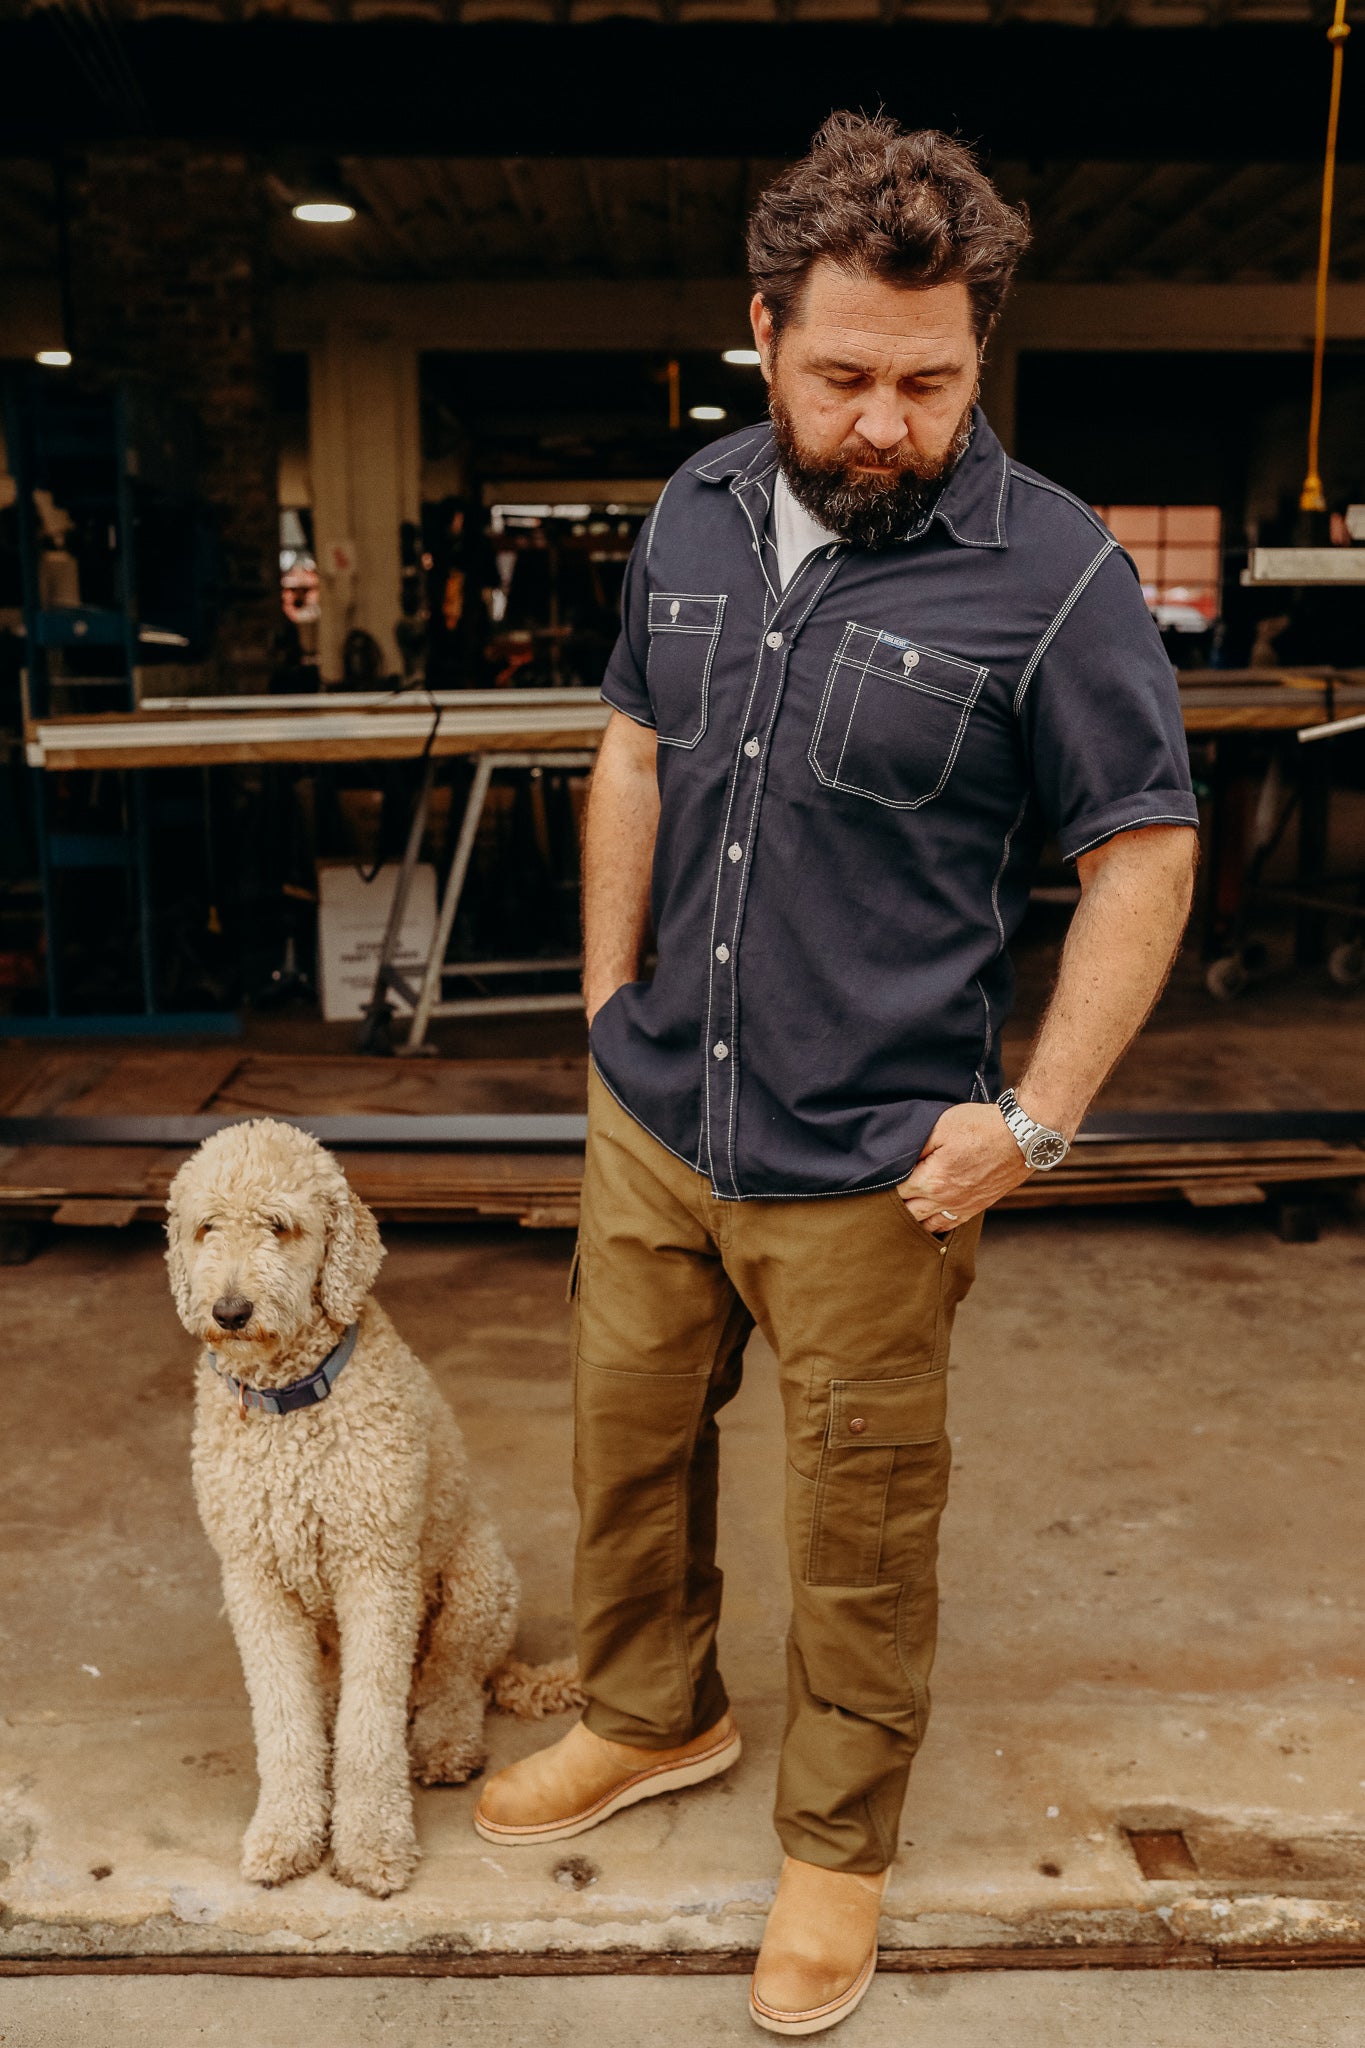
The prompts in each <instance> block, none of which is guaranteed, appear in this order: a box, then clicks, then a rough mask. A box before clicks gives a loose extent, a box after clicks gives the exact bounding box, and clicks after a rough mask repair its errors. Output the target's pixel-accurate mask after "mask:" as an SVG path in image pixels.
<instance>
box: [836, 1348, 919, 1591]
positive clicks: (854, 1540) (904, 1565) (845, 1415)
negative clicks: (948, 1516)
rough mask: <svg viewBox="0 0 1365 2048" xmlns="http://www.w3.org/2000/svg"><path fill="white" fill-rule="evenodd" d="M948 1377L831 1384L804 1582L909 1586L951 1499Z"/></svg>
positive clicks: (839, 1584) (846, 1380)
mask: <svg viewBox="0 0 1365 2048" xmlns="http://www.w3.org/2000/svg"><path fill="white" fill-rule="evenodd" d="M947 1399H948V1395H947V1374H946V1372H945V1371H943V1370H939V1371H936V1372H922V1373H914V1374H912V1375H911V1376H909V1377H907V1378H904V1379H876V1380H850V1379H838V1380H832V1381H831V1382H830V1391H829V1415H828V1419H827V1422H826V1427H825V1437H824V1442H823V1444H822V1446H821V1450H820V1465H819V1470H818V1472H817V1474H816V1482H815V1500H814V1504H813V1507H812V1513H811V1529H810V1546H809V1551H808V1555H807V1560H806V1583H807V1584H808V1585H812V1586H876V1585H880V1584H883V1583H885V1582H891V1581H896V1580H900V1579H903V1578H904V1577H905V1576H906V1575H907V1573H909V1572H911V1571H913V1569H914V1568H915V1562H916V1560H917V1559H918V1558H919V1557H921V1556H923V1555H924V1554H925V1547H926V1542H928V1543H932V1540H933V1537H934V1535H935V1533H936V1531H937V1526H938V1517H939V1514H940V1512H941V1511H942V1507H943V1498H944V1494H945V1492H946V1490H947V1476H948V1474H947V1468H948V1445H947V1439H946V1436H945V1434H944V1428H945V1423H946V1419H947Z"/></svg>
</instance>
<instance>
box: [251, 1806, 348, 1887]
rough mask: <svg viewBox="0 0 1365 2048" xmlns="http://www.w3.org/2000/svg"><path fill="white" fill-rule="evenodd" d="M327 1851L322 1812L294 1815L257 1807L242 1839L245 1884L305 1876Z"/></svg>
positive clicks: (269, 1883)
mask: <svg viewBox="0 0 1365 2048" xmlns="http://www.w3.org/2000/svg"><path fill="white" fill-rule="evenodd" d="M326 1853H327V1817H326V1815H325V1814H315V1815H305V1816H301V1815H297V1814H288V1813H281V1812H279V1811H278V1810H275V1809H270V1810H268V1811H263V1810H261V1809H260V1808H258V1809H257V1812H256V1816H255V1818H254V1819H253V1821H252V1823H251V1826H250V1827H249V1828H248V1829H247V1831H246V1834H245V1836H244V1837H243V1839H242V1876H243V1877H244V1878H246V1880H247V1882H248V1883H249V1884H262V1885H276V1884H287V1883H288V1882H289V1879H290V1878H291V1877H306V1876H307V1875H308V1872H309V1871H310V1870H316V1869H317V1867H318V1865H319V1864H320V1863H321V1861H322V1859H323V1857H324V1856H325V1855H326Z"/></svg>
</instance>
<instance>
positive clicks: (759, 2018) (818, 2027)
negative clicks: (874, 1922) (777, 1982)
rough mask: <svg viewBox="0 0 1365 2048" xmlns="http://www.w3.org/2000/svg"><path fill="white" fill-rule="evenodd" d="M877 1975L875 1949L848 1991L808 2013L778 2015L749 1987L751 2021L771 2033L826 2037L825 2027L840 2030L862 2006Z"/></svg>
mask: <svg viewBox="0 0 1365 2048" xmlns="http://www.w3.org/2000/svg"><path fill="white" fill-rule="evenodd" d="M876 1974H877V1951H876V1949H875V1948H874V1949H873V1951H872V1953H871V1955H870V1956H869V1957H868V1959H867V1961H866V1962H865V1963H864V1964H863V1967H862V1969H861V1970H860V1971H859V1973H858V1975H857V1976H856V1977H855V1978H854V1980H853V1982H852V1983H851V1984H850V1985H849V1987H848V1990H847V1991H845V1992H844V1993H843V1994H842V1995H841V1996H840V1997H838V1998H833V1999H831V2000H830V2002H829V2004H828V2005H818V2006H815V2007H813V2008H812V2009H811V2011H809V2012H778V2011H776V2010H775V2008H774V2007H772V2006H770V2005H764V2004H762V2002H761V2001H760V1999H759V1996H758V1993H757V1992H756V1991H755V1990H754V1989H753V1986H752V1985H750V1987H749V2018H750V2019H751V2020H752V2021H753V2023H754V2025H755V2026H756V2027H763V2028H765V2029H766V2031H767V2032H768V2033H770V2034H787V2035H797V2034H823V2033H824V2031H825V2029H826V2027H837V2026H838V2024H839V2022H840V2020H846V2019H847V2018H848V2016H849V2014H850V2013H851V2012H852V2011H853V2010H854V2009H855V2008H856V2007H857V2006H860V2005H861V2004H862V2002H863V2000H864V1999H865V1998H866V1996H867V1994H868V1992H869V1990H870V1989H871V1987H872V1980H873V1978H874V1977H875V1976H876Z"/></svg>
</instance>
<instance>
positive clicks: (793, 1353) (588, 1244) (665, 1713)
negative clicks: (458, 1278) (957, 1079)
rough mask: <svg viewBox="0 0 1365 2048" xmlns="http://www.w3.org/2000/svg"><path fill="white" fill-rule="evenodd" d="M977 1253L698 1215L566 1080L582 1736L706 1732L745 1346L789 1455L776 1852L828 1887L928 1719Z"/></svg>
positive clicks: (959, 1235)
mask: <svg viewBox="0 0 1365 2048" xmlns="http://www.w3.org/2000/svg"><path fill="white" fill-rule="evenodd" d="M979 1234H980V1225H979V1221H978V1222H972V1223H968V1224H963V1225H961V1226H960V1227H959V1228H958V1229H957V1230H956V1231H954V1232H953V1234H952V1237H951V1238H950V1239H948V1240H945V1241H940V1240H938V1239H936V1238H934V1237H931V1236H930V1235H929V1233H928V1232H927V1231H925V1230H923V1229H921V1227H920V1226H919V1225H918V1224H917V1223H916V1222H915V1221H914V1219H913V1218H912V1217H911V1216H910V1214H909V1212H908V1211H907V1209H906V1208H905V1205H904V1203H903V1202H902V1201H901V1198H900V1196H899V1195H898V1194H897V1193H896V1190H895V1189H894V1188H886V1189H881V1190H878V1191H876V1192H874V1193H872V1194H856V1195H835V1196H828V1197H821V1198H819V1199H816V1200H811V1199H809V1198H794V1199H774V1200H759V1201H745V1202H723V1201H719V1200H717V1198H716V1197H715V1196H714V1195H713V1194H712V1192H711V1189H710V1185H709V1183H708V1182H707V1181H706V1180H705V1179H704V1178H703V1177H702V1176H701V1175H700V1174H697V1173H695V1172H693V1171H692V1169H691V1168H690V1167H688V1166H686V1165H684V1164H683V1162H682V1161H681V1160H679V1159H677V1158H675V1157H674V1155H673V1154H672V1153H671V1152H669V1151H667V1150H666V1149H665V1147H664V1146H663V1145H661V1144H659V1143H658V1141H657V1140H656V1139H654V1138H652V1137H651V1136H650V1135H649V1133H648V1132H647V1131H646V1130H645V1129H644V1128H643V1127H642V1126H641V1125H640V1124H638V1123H637V1122H636V1121H635V1120H634V1118H632V1117H631V1116H629V1115H628V1114H627V1112H626V1111H625V1110H624V1109H623V1108H622V1107H621V1105H620V1104H619V1103H618V1102H617V1101H616V1100H615V1098H614V1097H613V1096H612V1094H611V1093H610V1091H609V1090H608V1088H607V1087H606V1085H605V1084H604V1082H603V1081H602V1080H601V1079H600V1077H599V1076H598V1075H597V1074H596V1072H595V1071H593V1070H592V1069H591V1068H590V1069H589V1104H588V1151H587V1163H586V1170H585V1175H584V1182H583V1206H582V1221H581V1224H580V1227H579V1239H578V1249H577V1252H576V1254H575V1259H574V1267H573V1274H572V1277H571V1279H570V1283H569V1288H570V1299H571V1301H572V1304H573V1316H572V1349H573V1368H574V1490H575V1493H576V1495H577V1498H578V1506H579V1511H580V1517H581V1520H580V1531H579V1539H578V1550H577V1557H576V1563H575V1576H574V1616H575V1623H576V1627H577V1634H578V1654H579V1663H580V1669H581V1674H582V1684H583V1689H584V1691H585V1693H586V1694H587V1700H588V1704H587V1709H586V1714H585V1719H586V1721H587V1724H588V1727H589V1728H590V1729H592V1730H593V1732H594V1733H595V1734H598V1735H601V1736H603V1737H605V1738H606V1739H607V1740H609V1741H614V1742H627V1743H633V1744H636V1745H638V1746H640V1747H642V1748H646V1749H650V1748H654V1749H665V1748H668V1747H670V1746H671V1745H673V1744H675V1743H682V1742H687V1741H690V1740H691V1738H692V1737H693V1736H695V1735H699V1734H700V1733H702V1731H703V1730H705V1729H707V1728H710V1727H711V1726H713V1725H714V1723H715V1722H716V1721H718V1720H719V1719H720V1717H721V1715H722V1714H723V1713H724V1712H725V1710H726V1706H727V1697H726V1692H725V1688H724V1685H723V1684H722V1681H721V1677H720V1673H719V1670H718V1668H717V1664H716V1624H717V1622H718V1620H719V1618H720V1604H721V1574H720V1572H719V1571H718V1570H717V1568H716V1562H715V1552H716V1494H717V1483H718V1477H719V1448H720V1442H719V1432H718V1430H717V1427H716V1417H717V1414H718V1413H719V1411H720V1409H722V1408H723V1407H724V1406H725V1404H726V1402H727V1401H730V1400H732V1399H733V1398H734V1396H735V1394H736V1393H737V1391H738V1389H739V1384H740V1374H741V1370H742V1359H743V1353H744V1347H745V1343H746V1342H747V1340H748V1337H749V1334H750V1332H751V1330H752V1329H753V1327H754V1325H755V1323H757V1325H758V1327H759V1328H760V1329H761V1330H762V1332H763V1334H764V1336H765V1337H766V1338H767V1340H768V1342H769V1344H770V1345H771V1346H772V1348H773V1351H774V1352H775V1354H776V1357H777V1361H778V1373H779V1377H780V1382H781V1391H782V1400H783V1405H784V1409H785V1414H786V1439H787V1466H786V1535H787V1552H788V1562H789V1567H790V1574H791V1595H792V1616H791V1627H790V1632H789V1635H788V1639H787V1701H788V1705H787V1726H786V1733H785V1736H784V1739H783V1744H782V1756H781V1763H780V1766H779V1771H778V1787H777V1808H776V1821H777V1832H778V1834H779V1836H780V1837H781V1840H782V1845H783V1847H784V1848H785V1850H786V1851H787V1853H788V1854H789V1855H791V1856H796V1857H799V1858H801V1859H802V1860H803V1861H805V1862H807V1863H818V1864H823V1865H824V1866H826V1867H827V1868H829V1869H832V1870H857V1871H877V1870H883V1869H885V1868H886V1866H887V1865H888V1864H889V1863H891V1862H892V1860H893V1859H894V1857H895V1854H896V1847H897V1829H898V1826H899V1821H900V1811H901V1805H902V1802H903V1801H904V1798H905V1788H906V1781H907V1779H908V1777H909V1773H910V1764H911V1760H912V1758H913V1757H914V1754H915V1751H916V1750H917V1748H918V1747H919V1744H920V1741H921V1739H922V1737H923V1734H924V1727H925V1722H926V1719H927V1717H928V1713H929V1671H930V1666H931V1664H932V1662H933V1656H934V1642H935V1635H936V1629H937V1619H938V1590H937V1583H936V1576H935V1567H936V1563H937V1556H938V1522H939V1516H940V1514H941V1513H942V1510H943V1504H944V1501H945V1499H946V1496H947V1491H948V1467H949V1462H950V1453H949V1446H948V1438H947V1435H946V1433H945V1411H946V1369H947V1359H948V1339H949V1335H950V1332H951V1329H952V1323H953V1315H954V1311H955V1310H956V1308H957V1304H958V1303H959V1302H960V1301H961V1300H962V1298H963V1296H964V1295H965V1294H966V1292H967V1289H968V1288H969V1286H970V1285H971V1282H972V1278H973V1272H974V1267H973V1258H974V1253H975V1249H976V1241H977V1238H978V1236H979Z"/></svg>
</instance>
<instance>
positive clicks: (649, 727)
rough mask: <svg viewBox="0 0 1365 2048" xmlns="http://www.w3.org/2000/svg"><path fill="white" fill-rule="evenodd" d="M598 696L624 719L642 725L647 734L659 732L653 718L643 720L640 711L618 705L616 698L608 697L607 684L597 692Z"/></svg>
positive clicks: (626, 705)
mask: <svg viewBox="0 0 1365 2048" xmlns="http://www.w3.org/2000/svg"><path fill="white" fill-rule="evenodd" d="M597 694H598V696H599V697H600V698H601V699H602V702H603V703H604V704H610V706H611V708H612V710H613V711H619V712H620V713H621V716H622V717H623V718H629V719H631V720H632V721H633V722H634V724H636V725H642V726H643V727H644V728H645V731H646V732H657V731H658V727H657V726H656V725H655V723H654V720H653V719H652V718H642V717H641V716H640V713H639V712H638V711H632V710H631V708H630V706H629V704H618V703H617V701H616V699H615V698H614V697H609V696H608V695H607V686H606V684H605V683H604V684H603V685H602V687H601V689H600V690H599V691H598V692H597Z"/></svg>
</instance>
